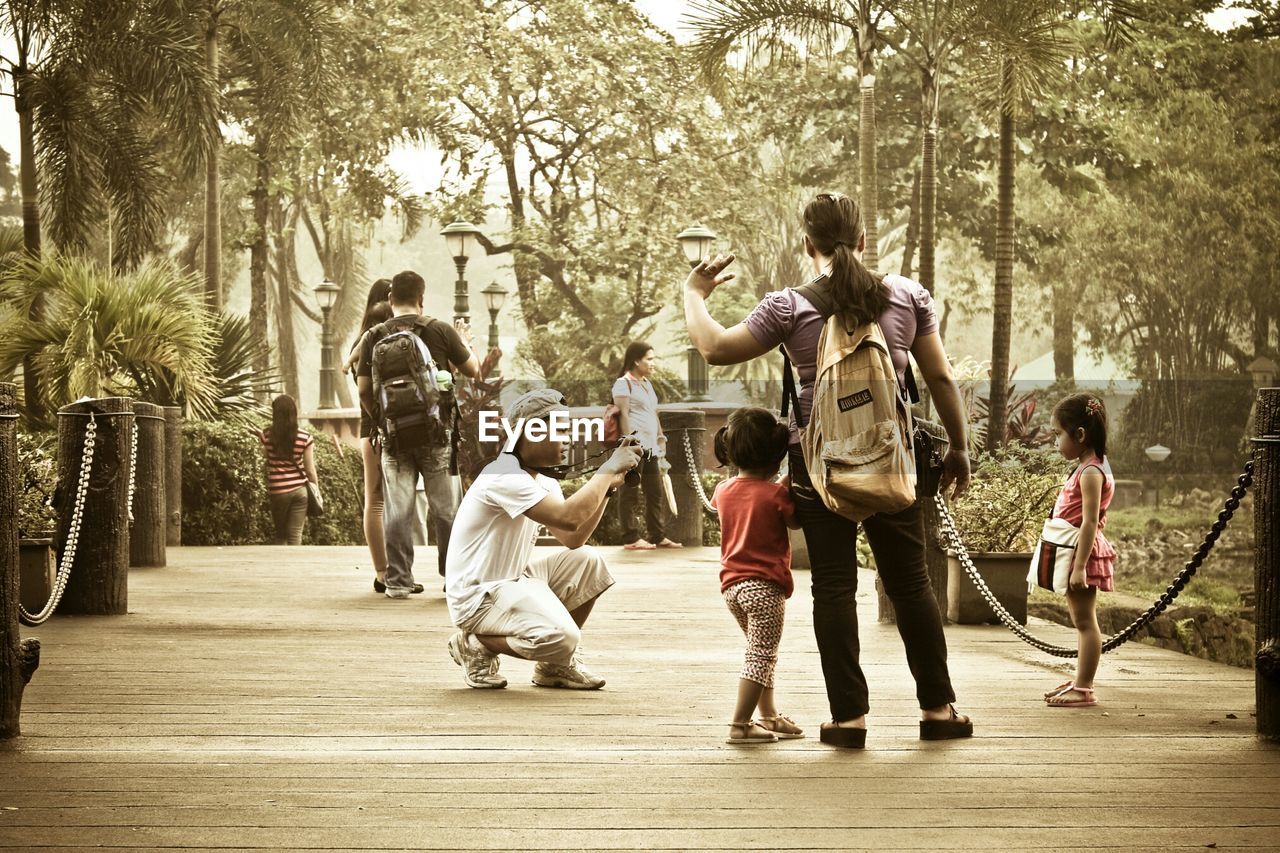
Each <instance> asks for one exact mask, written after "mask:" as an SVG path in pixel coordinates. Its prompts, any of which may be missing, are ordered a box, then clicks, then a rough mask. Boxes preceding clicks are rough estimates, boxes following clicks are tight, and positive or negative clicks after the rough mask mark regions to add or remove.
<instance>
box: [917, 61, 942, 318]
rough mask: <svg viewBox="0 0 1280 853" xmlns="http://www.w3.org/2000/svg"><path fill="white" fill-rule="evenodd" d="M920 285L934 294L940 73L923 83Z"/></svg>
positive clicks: (927, 75)
mask: <svg viewBox="0 0 1280 853" xmlns="http://www.w3.org/2000/svg"><path fill="white" fill-rule="evenodd" d="M920 96H921V113H920V284H921V285H922V286H923V287H924V289H925V290H927V291H929V292H930V293H933V249H934V245H935V242H936V240H937V233H936V224H937V220H936V217H937V210H938V69H937V68H932V67H931V68H929V69H928V70H925V71H922V72H921V81H920Z"/></svg>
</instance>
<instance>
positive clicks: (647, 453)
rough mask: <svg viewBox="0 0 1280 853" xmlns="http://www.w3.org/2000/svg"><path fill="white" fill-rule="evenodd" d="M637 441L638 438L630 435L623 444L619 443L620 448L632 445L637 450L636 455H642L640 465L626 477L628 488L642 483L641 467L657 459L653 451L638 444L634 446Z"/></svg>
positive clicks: (623, 440)
mask: <svg viewBox="0 0 1280 853" xmlns="http://www.w3.org/2000/svg"><path fill="white" fill-rule="evenodd" d="M635 441H636V438H635V436H634V435H628V436H625V437H624V438H623V439H622V441H621V442H619V446H620V447H623V446H626V445H628V444H631V446H632V447H634V448H635V451H636V453H638V454H639V455H640V462H639V464H637V465H636V467H634V468H632V469H631V470H630V471H628V472H627V475H626V477H625V478H624V480H623V482H624V483H625V484H626V485H628V486H634V485H635V484H636V483H639V482H640V466H641V465H643V464H644V463H646V462H650V461H652V460H653V459H655V458H657V454H656V453H654V452H653V451H652V450H648V449H647V448H644V447H640V446H639V445H638V444H634V442H635Z"/></svg>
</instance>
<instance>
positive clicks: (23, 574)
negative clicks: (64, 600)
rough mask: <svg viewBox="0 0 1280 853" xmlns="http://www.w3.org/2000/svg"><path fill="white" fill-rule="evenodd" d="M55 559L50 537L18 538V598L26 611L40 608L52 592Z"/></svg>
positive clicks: (55, 574)
mask: <svg viewBox="0 0 1280 853" xmlns="http://www.w3.org/2000/svg"><path fill="white" fill-rule="evenodd" d="M56 559H57V558H56V555H55V554H54V552H53V540H52V539H19V540H18V584H19V587H20V592H19V595H18V598H19V600H21V601H22V606H23V607H25V608H26V609H27V610H28V612H31V613H36V612H38V611H40V610H42V609H43V608H44V605H45V602H47V601H48V600H49V596H50V595H52V594H53V583H54V580H55V579H56V577H57V562H56Z"/></svg>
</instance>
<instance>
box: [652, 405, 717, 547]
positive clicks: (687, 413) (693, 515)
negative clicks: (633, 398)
mask: <svg viewBox="0 0 1280 853" xmlns="http://www.w3.org/2000/svg"><path fill="white" fill-rule="evenodd" d="M658 418H659V420H660V421H661V423H662V430H663V432H665V433H666V434H667V461H668V462H670V463H671V470H670V472H668V473H669V474H670V476H671V487H672V491H673V492H675V495H676V514H675V516H674V517H673V518H671V521H670V523H668V525H667V536H668V537H670V538H671V539H674V540H675V541H676V542H679V543H680V544H681V545H684V546H686V547H689V546H697V545H701V544H702V513H703V509H702V501H701V500H700V499H699V497H698V493H697V492H696V491H695V490H694V487H693V484H692V483H691V482H690V481H689V470H690V458H689V456H688V455H687V454H686V453H685V448H686V447H688V448H689V449H691V450H692V451H693V458H692V463H693V466H692V467H693V471H694V472H695V473H696V475H697V476H699V477H701V475H702V434H703V432H704V431H705V424H706V413H705V412H703V411H701V410H700V409H665V410H662V411H660V412H658ZM686 434H687V435H688V436H689V442H688V444H687V445H686V444H685V440H684V438H685V435H686Z"/></svg>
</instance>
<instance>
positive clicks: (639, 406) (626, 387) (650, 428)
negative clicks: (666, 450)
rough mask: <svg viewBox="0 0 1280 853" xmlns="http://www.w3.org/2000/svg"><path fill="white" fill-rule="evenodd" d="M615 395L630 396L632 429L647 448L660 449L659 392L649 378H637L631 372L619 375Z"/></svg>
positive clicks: (629, 415) (629, 419) (614, 388)
mask: <svg viewBox="0 0 1280 853" xmlns="http://www.w3.org/2000/svg"><path fill="white" fill-rule="evenodd" d="M613 396H615V397H629V398H630V399H631V405H630V407H629V408H628V409H627V418H628V423H629V425H630V427H631V431H632V432H634V433H635V434H636V438H638V439H639V440H640V446H641V447H643V448H644V449H645V450H657V449H658V392H657V391H655V390H654V389H653V383H652V382H650V381H649V380H648V379H636V378H635V377H634V376H632V375H631V374H630V373H627V374H624V375H622V376H619V377H618V381H617V382H614V383H613Z"/></svg>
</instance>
